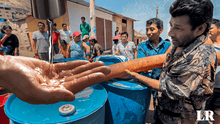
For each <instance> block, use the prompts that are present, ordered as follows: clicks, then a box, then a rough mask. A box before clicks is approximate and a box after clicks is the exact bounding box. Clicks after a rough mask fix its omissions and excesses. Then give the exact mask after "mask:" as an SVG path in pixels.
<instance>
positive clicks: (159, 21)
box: [146, 18, 163, 29]
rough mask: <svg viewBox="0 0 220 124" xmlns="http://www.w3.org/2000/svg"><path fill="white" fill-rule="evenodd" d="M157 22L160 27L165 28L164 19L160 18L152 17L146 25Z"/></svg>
mask: <svg viewBox="0 0 220 124" xmlns="http://www.w3.org/2000/svg"><path fill="white" fill-rule="evenodd" d="M152 24H156V25H157V28H158V29H163V21H162V20H161V19H158V18H151V19H149V20H147V22H146V25H152Z"/></svg>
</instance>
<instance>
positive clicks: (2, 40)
mask: <svg viewBox="0 0 220 124" xmlns="http://www.w3.org/2000/svg"><path fill="white" fill-rule="evenodd" d="M8 37H9V36H8V35H7V34H5V36H4V37H3V38H2V39H1V40H0V41H1V44H4V42H5V40H6V39H7V38H8Z"/></svg>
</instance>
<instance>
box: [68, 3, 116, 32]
mask: <svg viewBox="0 0 220 124" xmlns="http://www.w3.org/2000/svg"><path fill="white" fill-rule="evenodd" d="M67 7H68V14H69V22H70V28H71V32H74V31H79V32H80V24H81V17H82V16H84V17H85V18H86V23H88V24H90V16H89V14H90V9H89V7H86V6H83V5H79V4H76V3H73V2H70V1H67ZM95 14H96V16H97V17H100V18H103V19H107V20H111V21H112V15H110V14H107V13H104V12H101V11H97V10H96V11H95Z"/></svg>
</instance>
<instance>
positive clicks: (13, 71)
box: [0, 56, 111, 104]
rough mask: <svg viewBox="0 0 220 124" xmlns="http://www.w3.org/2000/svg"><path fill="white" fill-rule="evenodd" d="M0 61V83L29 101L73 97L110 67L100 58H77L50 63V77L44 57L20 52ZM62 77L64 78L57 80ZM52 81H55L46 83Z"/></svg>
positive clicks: (101, 76) (44, 101)
mask: <svg viewBox="0 0 220 124" xmlns="http://www.w3.org/2000/svg"><path fill="white" fill-rule="evenodd" d="M0 64H1V66H0V86H1V87H3V88H5V89H6V90H8V91H10V92H12V93H14V94H15V95H16V96H17V97H18V98H19V99H21V100H23V101H25V102H28V103H31V104H52V103H57V102H60V101H73V100H74V99H75V94H76V93H78V92H80V91H81V90H83V89H85V88H86V87H88V86H91V85H94V84H97V83H100V82H103V81H104V79H105V76H106V75H108V74H109V73H110V71H111V70H110V68H109V67H107V66H104V65H105V64H104V63H103V62H94V63H90V62H88V61H83V60H78V61H71V62H66V63H57V64H54V66H53V67H54V69H53V70H52V73H53V74H55V75H56V76H55V77H54V78H53V79H51V78H50V77H49V73H47V72H48V67H49V65H50V63H49V62H46V61H42V60H38V59H34V58H30V57H22V56H19V57H16V56H0ZM82 65H83V66H82ZM36 68H39V70H40V72H39V71H37V70H36ZM63 70H65V71H63ZM79 70H80V71H79ZM64 77H65V78H64ZM63 78H64V79H65V80H62V81H61V79H63ZM52 81H53V82H55V83H54V84H53V83H48V82H52ZM18 82H22V83H19V84H18ZM42 84H44V85H42ZM57 84H59V85H57Z"/></svg>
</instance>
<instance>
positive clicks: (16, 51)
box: [14, 47, 18, 56]
mask: <svg viewBox="0 0 220 124" xmlns="http://www.w3.org/2000/svg"><path fill="white" fill-rule="evenodd" d="M14 56H18V47H16V48H15V52H14Z"/></svg>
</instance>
